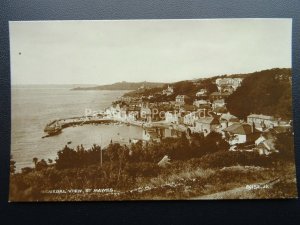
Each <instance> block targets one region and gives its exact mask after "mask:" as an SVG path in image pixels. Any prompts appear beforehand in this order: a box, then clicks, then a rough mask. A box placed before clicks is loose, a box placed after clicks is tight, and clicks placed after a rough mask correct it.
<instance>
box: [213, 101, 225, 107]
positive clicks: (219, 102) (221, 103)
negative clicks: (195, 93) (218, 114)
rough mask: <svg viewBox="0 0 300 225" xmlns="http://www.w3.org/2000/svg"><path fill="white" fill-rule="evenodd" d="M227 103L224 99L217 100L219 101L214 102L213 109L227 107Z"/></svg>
mask: <svg viewBox="0 0 300 225" xmlns="http://www.w3.org/2000/svg"><path fill="white" fill-rule="evenodd" d="M225 105H226V103H225V100H224V99H217V100H214V101H213V103H212V108H213V109H216V108H223V107H225Z"/></svg>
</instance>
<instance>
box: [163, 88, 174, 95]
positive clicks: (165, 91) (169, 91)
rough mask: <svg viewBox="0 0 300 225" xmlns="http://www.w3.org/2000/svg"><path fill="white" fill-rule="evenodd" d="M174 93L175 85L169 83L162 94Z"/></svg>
mask: <svg viewBox="0 0 300 225" xmlns="http://www.w3.org/2000/svg"><path fill="white" fill-rule="evenodd" d="M173 93H174V89H173V87H170V86H169V85H168V87H167V89H165V90H163V91H162V94H163V95H166V96H169V95H172V94H173Z"/></svg>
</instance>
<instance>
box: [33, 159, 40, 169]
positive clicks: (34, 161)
mask: <svg viewBox="0 0 300 225" xmlns="http://www.w3.org/2000/svg"><path fill="white" fill-rule="evenodd" d="M32 161H33V163H34V166H35V167H36V164H37V162H38V161H39V159H38V158H36V157H34V158H33V159H32Z"/></svg>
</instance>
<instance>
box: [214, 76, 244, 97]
mask: <svg viewBox="0 0 300 225" xmlns="http://www.w3.org/2000/svg"><path fill="white" fill-rule="evenodd" d="M242 81H243V79H242V78H229V77H226V78H218V79H216V85H217V87H218V91H219V92H229V93H232V92H234V91H235V90H236V89H237V88H238V87H240V86H241V84H242Z"/></svg>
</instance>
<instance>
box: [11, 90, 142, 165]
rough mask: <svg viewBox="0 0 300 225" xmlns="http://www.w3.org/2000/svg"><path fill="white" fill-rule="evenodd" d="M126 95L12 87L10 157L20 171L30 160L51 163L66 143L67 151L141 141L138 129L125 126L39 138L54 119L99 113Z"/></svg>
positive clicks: (80, 128)
mask: <svg viewBox="0 0 300 225" xmlns="http://www.w3.org/2000/svg"><path fill="white" fill-rule="evenodd" d="M125 92H126V91H70V86H15V87H12V131H11V132H12V135H11V137H12V140H11V153H12V156H13V159H14V160H15V161H16V162H17V164H16V166H17V169H18V170H19V169H20V168H23V167H26V166H33V162H32V159H33V158H34V157H37V158H39V159H45V160H47V159H49V158H50V159H55V158H56V156H57V151H59V150H61V149H62V148H63V147H64V146H65V145H66V144H67V142H69V141H71V142H72V143H71V144H69V146H70V147H75V146H77V145H80V144H83V146H84V147H87V148H89V147H91V146H92V145H93V144H94V143H95V144H99V145H102V146H106V145H107V144H109V142H110V140H111V139H112V140H113V141H122V142H123V141H128V140H129V138H141V136H142V130H141V128H139V127H134V126H126V125H104V124H103V125H97V126H96V125H84V126H78V127H69V128H66V129H64V130H63V131H62V133H61V134H59V135H57V136H53V137H49V138H41V137H42V136H44V135H45V133H44V132H43V130H44V127H45V125H46V124H47V123H48V122H49V121H51V120H53V119H57V118H66V117H72V116H82V115H84V114H85V110H86V109H90V110H93V111H99V110H103V109H104V108H106V107H108V106H110V104H111V102H113V101H114V100H116V99H117V98H118V97H120V96H122V95H123V94H124V93H125Z"/></svg>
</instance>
